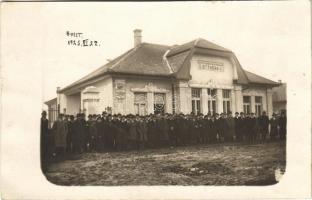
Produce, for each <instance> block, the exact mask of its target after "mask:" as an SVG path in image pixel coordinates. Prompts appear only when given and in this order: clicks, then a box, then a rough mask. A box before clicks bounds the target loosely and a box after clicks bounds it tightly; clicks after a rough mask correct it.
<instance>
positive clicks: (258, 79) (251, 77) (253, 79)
mask: <svg viewBox="0 0 312 200" xmlns="http://www.w3.org/2000/svg"><path fill="white" fill-rule="evenodd" d="M244 71H245V74H246V75H247V78H248V81H249V83H253V84H267V85H276V86H278V85H280V84H279V83H278V82H275V81H272V80H270V79H267V78H264V77H262V76H259V75H257V74H254V73H252V72H249V71H246V70H244Z"/></svg>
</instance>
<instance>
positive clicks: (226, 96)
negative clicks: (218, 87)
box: [222, 90, 231, 113]
mask: <svg viewBox="0 0 312 200" xmlns="http://www.w3.org/2000/svg"><path fill="white" fill-rule="evenodd" d="M230 96H231V90H222V97H223V112H224V113H229V112H230V111H231V98H230Z"/></svg>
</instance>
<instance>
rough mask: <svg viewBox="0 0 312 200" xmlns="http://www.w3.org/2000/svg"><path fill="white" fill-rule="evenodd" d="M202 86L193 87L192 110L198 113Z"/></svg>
mask: <svg viewBox="0 0 312 200" xmlns="http://www.w3.org/2000/svg"><path fill="white" fill-rule="evenodd" d="M200 91H201V89H200V88H192V112H193V113H194V114H195V115H197V114H199V113H200V107H201V105H200V96H201V92H200Z"/></svg>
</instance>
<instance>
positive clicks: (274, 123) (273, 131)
mask: <svg viewBox="0 0 312 200" xmlns="http://www.w3.org/2000/svg"><path fill="white" fill-rule="evenodd" d="M277 134H278V120H277V118H276V114H275V113H273V115H272V118H271V119H270V138H271V140H273V141H274V140H276V136H277Z"/></svg>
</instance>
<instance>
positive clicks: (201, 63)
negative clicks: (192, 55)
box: [198, 61, 224, 72]
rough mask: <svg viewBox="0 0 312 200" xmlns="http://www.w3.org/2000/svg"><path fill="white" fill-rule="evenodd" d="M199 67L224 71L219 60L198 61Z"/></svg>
mask: <svg viewBox="0 0 312 200" xmlns="http://www.w3.org/2000/svg"><path fill="white" fill-rule="evenodd" d="M198 64H199V69H201V70H208V71H214V72H224V66H223V63H221V62H210V61H209V62H208V61H198Z"/></svg>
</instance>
